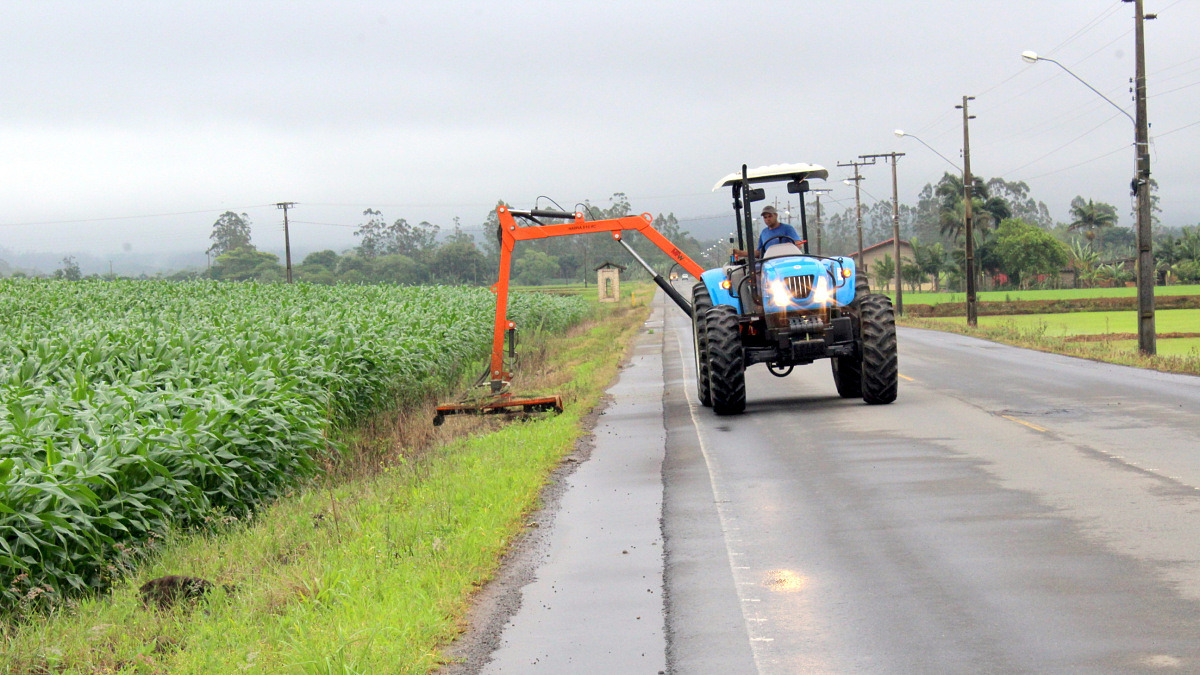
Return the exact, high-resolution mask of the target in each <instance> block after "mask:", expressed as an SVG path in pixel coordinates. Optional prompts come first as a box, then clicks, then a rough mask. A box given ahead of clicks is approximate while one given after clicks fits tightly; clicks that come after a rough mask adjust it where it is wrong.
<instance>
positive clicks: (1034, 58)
mask: <svg viewBox="0 0 1200 675" xmlns="http://www.w3.org/2000/svg"><path fill="white" fill-rule="evenodd" d="M1021 60H1022V61H1024V62H1025V63H1037V62H1038V61H1048V62H1050V63H1053V64H1054V65H1056V66H1058V67H1059V68H1062V69H1063V70H1065V71H1066V72H1067V74H1068V75H1070V76H1071V77H1073V78H1075V79H1076V80H1079V82H1080V84H1082V85H1083V86H1085V87H1087V88H1088V89H1091V90H1092V92H1093V93H1094V94H1096V95H1097V96H1099V97H1100V98H1102V99H1104V100H1105V101H1108V103H1109V105H1111V106H1112V107H1114V108H1116V109H1117V110H1118V111H1120V113H1121V114H1122V115H1124V116H1126V117H1128V118H1129V121H1130V122H1133V123H1134V124H1137V120H1135V119H1133V115H1130V114H1129V113H1128V112H1126V111H1125V109H1124V108H1122V107H1121V106H1119V105H1117V104H1116V103H1113V100H1112V99H1111V98H1109V97H1107V96H1105V95H1104V94H1101V93H1100V92H1099V91H1098V90H1097V89H1096V88H1095V87H1093V86H1092V85H1090V84H1088V83H1087V82H1084V81H1083V78H1081V77H1079V76H1078V75H1076V74H1075V73H1072V72H1071V69H1070V68H1067V67H1066V66H1064V65H1063V64H1061V63H1059V62H1058V61H1055V60H1054V59H1052V58H1050V57H1047V56H1038V53H1037V52H1035V51H1030V50H1025V51H1023V52H1021Z"/></svg>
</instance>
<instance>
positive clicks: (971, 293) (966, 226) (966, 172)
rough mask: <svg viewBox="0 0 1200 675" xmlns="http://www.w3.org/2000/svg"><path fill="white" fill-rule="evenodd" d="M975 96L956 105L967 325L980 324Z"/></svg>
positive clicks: (965, 98) (966, 97) (964, 98)
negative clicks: (974, 194)
mask: <svg viewBox="0 0 1200 675" xmlns="http://www.w3.org/2000/svg"><path fill="white" fill-rule="evenodd" d="M974 100H975V97H974V96H964V97H963V102H962V105H956V106H954V107H955V108H959V109H961V110H962V111H963V233H964V234H965V235H966V238H967V269H966V272H967V325H968V326H978V325H979V317H978V315H977V314H976V311H975V231H974V227H973V226H974V223H973V222H972V220H973V219H972V217H971V199H972V195H971V192H972V190H971V183H972V182H973V179H972V178H971V132H970V130H969V127H970V125H969V124H968V122H969V121H970V120H973V119H975V116H974V115H971V114H969V113H968V112H967V102H968V101H974Z"/></svg>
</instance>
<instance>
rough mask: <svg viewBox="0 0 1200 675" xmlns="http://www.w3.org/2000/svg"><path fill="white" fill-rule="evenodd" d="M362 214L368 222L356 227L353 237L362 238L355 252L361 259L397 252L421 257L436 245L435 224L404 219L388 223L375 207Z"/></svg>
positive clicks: (436, 227) (436, 229)
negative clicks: (411, 222) (416, 223)
mask: <svg viewBox="0 0 1200 675" xmlns="http://www.w3.org/2000/svg"><path fill="white" fill-rule="evenodd" d="M363 215H364V216H367V222H365V223H362V224H361V225H359V226H358V229H357V230H355V231H354V236H356V237H361V238H362V240H361V241H360V242H359V245H358V254H359V255H361V256H362V257H364V258H368V259H369V258H375V257H378V256H381V255H395V254H400V255H406V256H408V257H410V258H414V259H420V258H421V257H423V256H424V255H425V254H426V253H429V252H431V251H432V250H433V249H434V248H436V247H437V235H438V230H439V229H440V228H438V226H437V225H433V224H431V223H427V222H424V221H422V222H421V224H420V225H416V226H413V225H409V224H408V221H407V220H405V219H403V218H400V219H398V220H396V221H395V222H393V223H392V224H391V225H389V224H388V223H387V221H386V220H384V219H383V214H382V213H380V212H379V211H377V210H375V209H367V210H366V211H363Z"/></svg>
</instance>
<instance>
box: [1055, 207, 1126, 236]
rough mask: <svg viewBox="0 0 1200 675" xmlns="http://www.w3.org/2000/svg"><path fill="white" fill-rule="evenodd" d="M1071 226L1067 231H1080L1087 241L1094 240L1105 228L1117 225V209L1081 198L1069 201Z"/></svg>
mask: <svg viewBox="0 0 1200 675" xmlns="http://www.w3.org/2000/svg"><path fill="white" fill-rule="evenodd" d="M1071 218H1072V220H1071V224H1070V225H1068V226H1067V229H1068V230H1076V231H1077V230H1082V231H1083V236H1085V237H1087V240H1088V241H1094V240H1095V239H1096V233H1097V232H1098V231H1099V230H1100V229H1102V228H1105V227H1112V226H1113V225H1116V224H1117V207H1115V206H1112V205H1111V204H1105V203H1104V202H1099V203H1097V202H1094V201H1092V200H1090V199H1089V200H1087V201H1086V202H1085V201H1083V197H1075V199H1072V200H1071Z"/></svg>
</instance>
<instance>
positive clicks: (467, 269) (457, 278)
mask: <svg viewBox="0 0 1200 675" xmlns="http://www.w3.org/2000/svg"><path fill="white" fill-rule="evenodd" d="M433 269H435V270H437V279H436V280H437V281H439V282H444V283H451V284H477V283H479V281H480V280H481V279H482V280H487V279H492V278H493V277H494V276H495V273H494V272H492V271H491V270H490V269H488V267H487V265H486V261H485V260H484V257H483V254H482V253H480V252H479V249H477V248H475V242H474V241H462V240H459V241H452V242H448V243H446V244H443V245H442V246H441V248H439V249H438V250H437V253H435V254H434V256H433Z"/></svg>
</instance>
